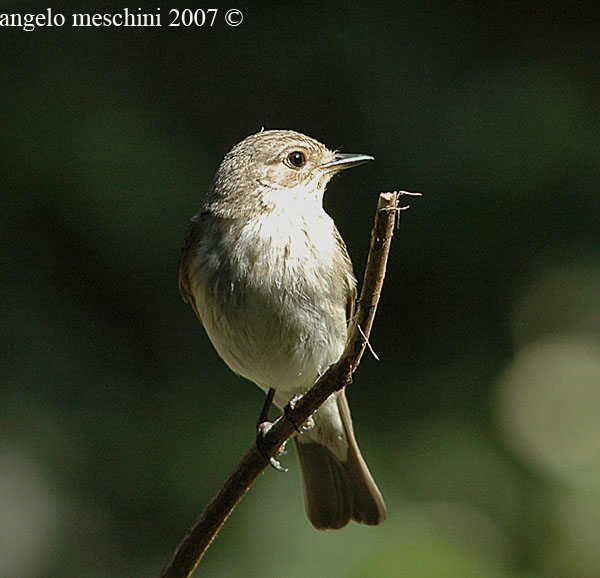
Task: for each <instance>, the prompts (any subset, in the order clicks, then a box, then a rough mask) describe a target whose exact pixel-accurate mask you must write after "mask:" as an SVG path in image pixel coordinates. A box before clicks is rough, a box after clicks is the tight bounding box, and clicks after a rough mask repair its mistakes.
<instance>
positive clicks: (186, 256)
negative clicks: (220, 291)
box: [179, 213, 202, 319]
mask: <svg viewBox="0 0 600 578" xmlns="http://www.w3.org/2000/svg"><path fill="white" fill-rule="evenodd" d="M201 228H202V213H198V214H197V215H195V216H194V217H192V219H191V221H190V223H189V225H188V227H187V229H186V231H185V237H184V239H183V247H182V248H181V253H180V254H179V292H180V293H181V296H182V297H183V300H184V301H185V302H186V303H189V304H190V305H191V306H192V308H193V309H194V312H195V313H196V316H197V317H198V319H200V315H198V309H197V307H196V300H195V299H194V292H193V290H192V284H191V282H190V275H189V268H190V262H191V261H192V259H193V258H194V254H193V253H194V251H193V248H194V247H195V245H196V243H195V241H196V240H197V239H198V237H199V236H200V231H201Z"/></svg>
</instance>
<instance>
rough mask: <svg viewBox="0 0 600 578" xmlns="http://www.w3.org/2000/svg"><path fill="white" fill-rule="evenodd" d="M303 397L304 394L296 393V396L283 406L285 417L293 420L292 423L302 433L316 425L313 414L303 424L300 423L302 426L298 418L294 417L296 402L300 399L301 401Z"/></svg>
mask: <svg viewBox="0 0 600 578" xmlns="http://www.w3.org/2000/svg"><path fill="white" fill-rule="evenodd" d="M301 399H302V394H301V393H297V394H296V395H294V397H292V399H290V401H288V402H287V405H286V406H285V407H284V408H283V413H284V414H285V417H286V418H287V419H289V420H290V421H291V422H292V425H293V426H294V428H295V429H296V431H297V432H298V433H300V434H301V433H304V432H309V431H310V430H311V429H313V428H314V427H315V420H314V419H313V417H312V416H310V417H309V418H308V419H307V420H306V421H305V422H304V423H303V424H302V425H300V427H298V424H297V422H296V418H295V417H294V409H296V403H298V401H300V400H301Z"/></svg>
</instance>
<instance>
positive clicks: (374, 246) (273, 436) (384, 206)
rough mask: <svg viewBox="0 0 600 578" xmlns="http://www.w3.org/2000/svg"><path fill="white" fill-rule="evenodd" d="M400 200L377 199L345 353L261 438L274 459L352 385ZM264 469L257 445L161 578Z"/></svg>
mask: <svg viewBox="0 0 600 578" xmlns="http://www.w3.org/2000/svg"><path fill="white" fill-rule="evenodd" d="M402 194H405V193H404V192H401V193H398V192H387V193H381V194H380V195H379V201H378V204H377V214H376V216H375V224H374V226H373V231H372V233H371V246H370V250H369V256H368V258H367V266H366V268H365V276H364V279H363V284H362V291H361V294H360V299H359V301H358V308H357V312H356V315H355V316H354V319H353V324H352V326H351V329H350V332H349V337H348V341H347V343H346V348H345V350H344V353H343V354H342V356H341V358H340V359H339V361H338V362H337V363H335V364H333V365H332V366H331V367H330V368H329V369H328V370H327V371H326V372H325V373H324V374H323V375H322V376H321V377H320V378H319V379H318V380H317V382H316V383H315V384H314V385H313V386H312V387H311V388H310V390H308V391H307V392H306V394H304V396H302V398H301V399H300V400H298V401H297V402H296V404H295V405H294V408H293V409H291V410H289V411H288V412H287V415H288V418H286V417H285V416H282V417H280V418H278V419H277V420H276V421H275V423H274V424H273V427H272V428H271V429H270V430H269V431H268V432H267V433H266V434H265V436H264V444H262V445H263V448H262V449H263V451H266V453H267V454H268V455H269V456H271V457H275V456H277V455H278V454H279V452H280V450H281V448H282V446H283V445H284V444H285V442H286V441H287V440H288V439H289V438H290V437H291V436H292V435H293V434H294V433H295V432H296V425H294V424H303V423H304V422H306V420H308V418H309V417H310V416H311V415H312V414H313V413H314V412H315V411H316V410H317V409H318V408H319V406H320V405H321V404H322V403H323V402H324V401H325V400H326V399H327V398H328V397H329V396H330V395H331V394H332V393H333V392H335V391H337V390H340V389H342V388H343V387H345V386H346V385H348V384H349V383H351V382H352V374H353V373H354V371H356V368H357V367H358V364H359V363H360V359H361V357H362V355H363V353H364V350H365V347H366V346H367V344H368V340H369V335H370V333H371V327H372V326H373V318H374V317H375V311H376V309H377V303H378V301H379V297H380V295H381V289H382V286H383V279H384V277H385V271H386V265H387V259H388V255H389V251H390V245H391V241H392V235H393V231H394V222H395V220H396V214H397V212H398V211H399V209H400V208H399V207H398V199H399V197H400V196H401V195H402ZM268 465H269V460H268V459H267V458H266V457H265V456H263V455H262V454H261V453H260V452H259V451H258V449H257V447H256V444H253V445H252V447H251V448H250V449H249V450H248V452H247V453H246V455H245V456H244V457H243V458H242V460H241V461H240V463H239V464H238V466H237V467H236V468H235V470H234V471H233V473H232V474H231V475H230V476H229V478H228V479H227V480H226V481H225V483H224V484H223V485H222V486H221V489H220V490H219V491H218V492H217V494H216V495H215V496H214V497H213V499H212V500H211V501H210V502H209V504H208V506H206V508H205V510H204V511H203V512H202V514H201V515H200V517H199V518H198V520H197V521H196V522H195V524H194V525H193V526H192V527H191V528H190V530H189V531H188V533H187V534H186V536H185V537H184V539H183V540H182V542H181V544H180V545H179V547H178V548H177V550H176V552H175V554H174V555H173V558H172V560H171V561H170V562H169V563H168V564H167V566H166V567H165V569H164V570H163V572H162V574H161V578H189V576H191V574H192V572H193V571H194V570H195V568H196V566H197V565H198V563H199V562H200V560H201V559H202V556H203V555H204V553H205V552H206V550H207V549H208V547H209V546H210V544H211V542H212V541H213V540H214V538H215V536H216V535H217V533H218V531H219V530H220V528H221V526H222V525H223V524H224V523H225V520H227V518H228V517H229V515H230V514H231V512H232V511H233V509H234V508H235V506H236V505H237V503H238V502H239V501H240V500H241V499H242V498H243V497H244V495H245V494H246V492H247V491H248V490H249V489H250V486H251V485H252V484H253V483H254V481H255V480H256V479H257V478H258V477H259V476H260V475H261V474H262V473H263V472H264V470H265V469H266V468H267V466H268Z"/></svg>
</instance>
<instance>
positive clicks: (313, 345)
mask: <svg viewBox="0 0 600 578" xmlns="http://www.w3.org/2000/svg"><path fill="white" fill-rule="evenodd" d="M368 160H373V157H370V156H367V155H360V154H342V153H338V152H332V151H330V150H328V149H327V148H326V147H325V146H324V145H322V144H321V143H320V142H317V141H316V140H314V139H312V138H309V137H307V136H305V135H303V134H300V133H298V132H294V131H289V130H267V131H262V132H259V133H257V134H254V135H251V136H249V137H247V138H246V139H244V140H243V141H242V142H240V143H239V144H237V145H236V146H235V147H233V149H232V150H231V151H230V152H229V153H228V154H227V155H226V156H225V158H224V159H223V162H222V163H221V165H220V167H219V169H218V170H217V174H216V175H215V178H214V180H213V182H212V185H211V186H210V189H209V191H208V197H207V200H206V203H205V204H204V207H203V208H202V210H201V211H200V212H199V213H198V214H197V215H196V216H195V217H194V218H193V219H192V221H191V223H190V225H189V227H188V229H187V233H186V236H185V242H184V246H183V249H182V252H181V258H180V263H179V288H180V290H181V294H182V295H183V298H184V299H185V301H187V302H189V303H190V304H191V305H192V307H193V308H194V311H195V312H196V315H197V316H198V318H199V319H200V321H201V322H202V323H203V325H204V327H205V329H206V332H207V333H208V336H209V338H210V340H211V341H212V343H213V345H214V347H215V349H216V350H217V352H218V353H219V355H220V356H221V358H222V359H223V360H224V361H225V363H227V365H228V366H229V367H230V368H231V369H232V370H233V371H234V372H236V373H238V374H239V375H242V376H243V377H245V378H247V379H249V380H250V381H253V382H254V383H256V384H257V385H258V386H259V387H260V388H262V389H263V390H265V391H268V390H269V389H271V388H272V389H274V390H275V397H274V401H275V403H276V404H277V405H278V406H279V407H284V406H285V405H286V404H287V402H288V401H289V400H290V399H291V398H292V397H294V396H295V395H297V394H302V393H304V392H305V391H307V390H308V389H309V388H310V387H311V385H313V383H314V382H315V381H316V379H317V378H318V377H319V376H320V375H321V374H322V373H324V372H325V371H326V370H327V368H328V367H329V366H330V365H331V364H332V363H335V362H336V361H337V360H338V359H339V357H340V356H341V354H342V352H343V350H344V346H345V344H346V338H347V333H348V323H349V319H350V318H351V316H352V314H353V313H352V312H353V310H354V303H355V300H356V279H355V277H354V274H353V272H352V263H351V261H350V257H349V256H348V252H347V250H346V245H345V244H344V241H343V240H342V238H341V236H340V234H339V232H338V230H337V228H336V226H335V224H334V222H333V220H332V219H331V218H330V217H329V215H327V213H326V212H325V211H324V210H323V204H322V202H323V193H324V192H325V186H326V185H327V183H328V181H329V179H331V177H332V176H333V175H334V174H335V173H337V172H338V171H340V170H341V169H345V168H348V167H353V166H356V165H359V164H361V163H363V162H365V161H368ZM313 418H314V426H313V427H312V429H310V430H309V431H302V432H301V433H298V434H297V435H296V436H295V437H294V442H295V445H296V450H297V452H298V457H299V462H300V466H301V470H302V483H303V489H304V498H305V503H306V512H307V514H308V517H309V519H310V521H311V522H312V523H313V525H314V526H315V527H316V528H319V529H325V528H341V527H343V526H345V525H346V524H347V523H348V521H349V520H350V519H352V520H355V521H357V522H360V523H363V524H370V525H376V524H379V523H381V522H383V520H385V518H386V515H387V512H386V507H385V503H384V501H383V498H382V496H381V493H380V491H379V489H378V488H377V485H376V484H375V481H374V480H373V477H372V476H371V473H370V472H369V469H368V468H367V465H366V463H365V461H364V459H363V457H362V455H361V453H360V450H359V448H358V445H357V443H356V438H355V437H354V430H353V427H352V419H351V417H350V410H349V407H348V401H347V400H346V394H345V392H344V390H343V389H342V390H341V391H339V392H337V393H334V394H333V395H331V397H329V399H327V400H326V401H325V403H324V404H323V405H322V406H321V407H320V408H319V410H318V411H317V412H316V413H315V414H314V416H313Z"/></svg>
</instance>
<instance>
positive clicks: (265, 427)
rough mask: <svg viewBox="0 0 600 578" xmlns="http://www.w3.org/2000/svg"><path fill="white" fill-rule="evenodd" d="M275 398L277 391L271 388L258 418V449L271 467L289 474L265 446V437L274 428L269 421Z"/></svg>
mask: <svg viewBox="0 0 600 578" xmlns="http://www.w3.org/2000/svg"><path fill="white" fill-rule="evenodd" d="M274 396H275V390H274V389H273V388H272V387H270V388H269V391H268V392H267V397H266V399H265V403H263V406H262V409H261V410H260V415H259V416H258V422H257V424H256V449H257V450H258V452H259V453H260V455H261V456H263V457H264V458H265V459H267V460H269V464H271V467H272V468H274V469H275V470H277V471H278V472H287V468H284V467H283V466H282V465H281V463H280V462H279V460H277V459H276V458H275V457H273V456H270V455H269V452H268V451H267V447H266V445H265V436H266V435H267V432H268V431H269V430H270V429H271V428H272V427H273V422H270V421H269V410H270V409H271V406H272V405H273V397H274Z"/></svg>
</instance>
